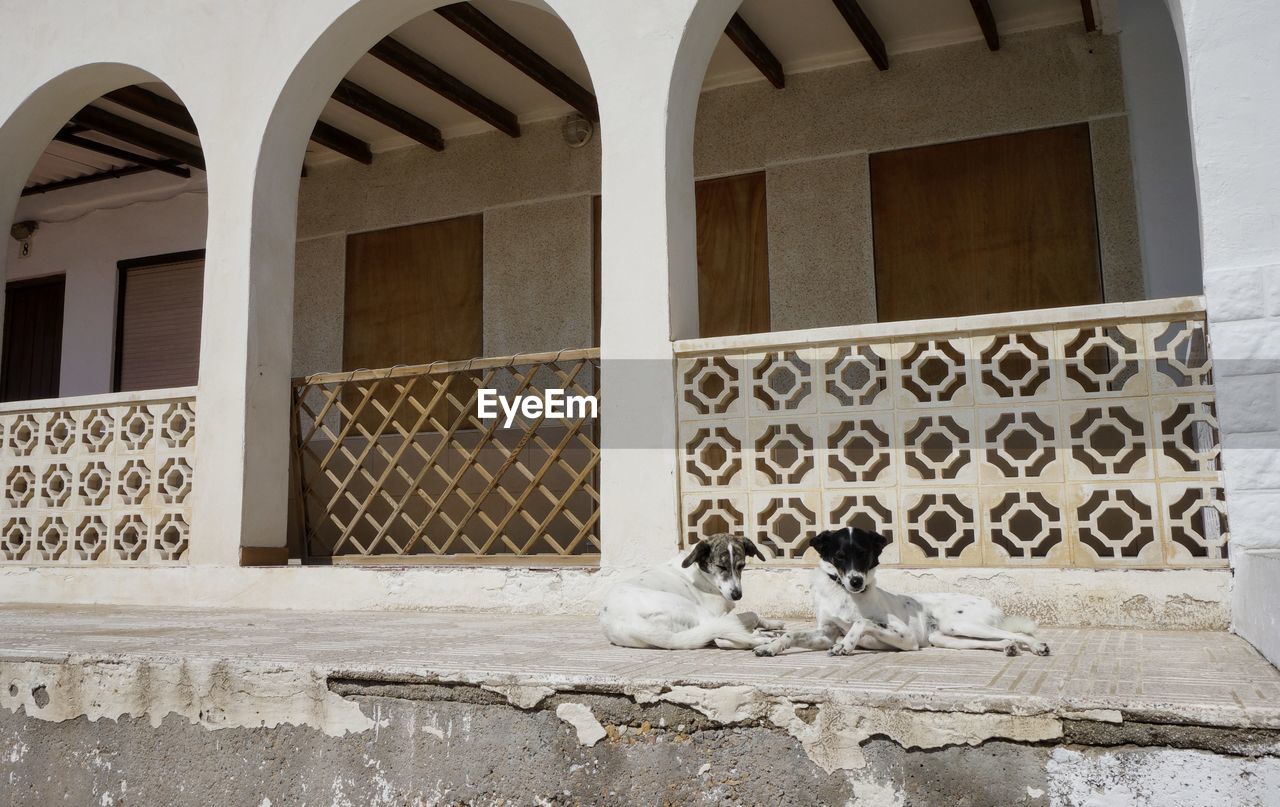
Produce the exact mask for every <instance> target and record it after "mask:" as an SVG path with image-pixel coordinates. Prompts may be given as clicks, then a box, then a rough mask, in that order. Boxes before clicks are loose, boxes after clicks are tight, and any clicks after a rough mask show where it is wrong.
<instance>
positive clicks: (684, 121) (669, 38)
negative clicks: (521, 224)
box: [571, 0, 737, 570]
mask: <svg viewBox="0 0 1280 807" xmlns="http://www.w3.org/2000/svg"><path fill="white" fill-rule="evenodd" d="M584 5H590V4H584ZM736 6H737V0H712V2H706V1H705V0H704V1H703V2H697V0H626V2H617V3H615V4H613V5H611V7H610V10H609V13H607V14H604V13H601V12H600V11H599V10H598V8H597V9H596V10H595V11H594V13H591V11H590V9H587V8H584V13H583V14H582V15H581V19H576V18H575V19H573V20H571V24H572V26H573V28H574V32H575V34H576V35H577V38H578V44H579V46H580V47H581V48H582V49H583V53H584V56H585V57H586V59H587V63H588V65H590V67H591V69H592V80H593V83H594V85H595V89H596V94H597V97H598V99H599V102H600V110H601V120H602V126H601V150H602V155H601V160H602V164H601V198H602V205H603V206H602V211H601V232H602V242H601V295H600V296H601V326H600V330H601V355H602V360H603V369H602V385H601V386H602V398H603V400H602V402H601V408H602V411H601V429H602V439H603V448H604V456H603V458H602V462H601V500H602V514H601V537H602V554H603V559H602V565H603V566H604V567H605V568H606V569H618V570H629V569H635V568H640V567H642V566H645V565H649V564H652V563H655V562H658V561H661V560H665V559H666V558H668V557H670V556H671V555H672V554H673V553H674V552H675V551H676V547H677V541H678V536H679V531H680V523H679V482H678V478H679V477H678V473H677V471H678V468H677V452H676V445H677V443H676V386H675V374H674V364H673V354H672V349H671V340H672V339H673V338H685V337H689V336H696V335H697V319H698V289H697V263H696V249H695V242H694V206H693V128H694V127H693V124H694V118H695V116H696V113H697V95H698V91H699V89H700V87H701V85H702V77H703V74H704V73H705V70H706V62H707V60H708V59H709V58H710V54H711V50H712V49H713V48H714V45H715V42H716V40H717V39H718V37H719V35H720V32H722V31H723V30H724V25H725V23H726V21H727V20H728V18H729V16H730V15H731V14H732V13H733V9H734V8H736Z"/></svg>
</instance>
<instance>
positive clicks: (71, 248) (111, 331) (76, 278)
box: [5, 191, 208, 397]
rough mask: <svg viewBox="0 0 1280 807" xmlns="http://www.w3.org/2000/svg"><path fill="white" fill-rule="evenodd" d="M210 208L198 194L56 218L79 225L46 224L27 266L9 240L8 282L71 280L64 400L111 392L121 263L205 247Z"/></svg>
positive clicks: (67, 301) (64, 332)
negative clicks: (49, 278) (60, 277)
mask: <svg viewBox="0 0 1280 807" xmlns="http://www.w3.org/2000/svg"><path fill="white" fill-rule="evenodd" d="M206 202H207V197H206V196H205V194H204V193H203V192H202V191H193V192H189V193H182V194H181V195H179V196H176V197H174V198H172V199H169V200H167V201H163V202H143V203H139V204H137V205H133V206H128V207H120V208H115V209H106V210H97V211H92V212H89V213H82V212H77V211H71V212H69V213H64V212H57V213H53V214H50V218H58V219H61V218H64V217H68V218H69V217H71V216H74V217H75V218H72V219H71V220H68V221H45V222H43V223H41V225H40V229H39V230H38V231H37V232H36V235H35V238H34V239H32V242H31V254H30V255H28V256H27V257H26V258H19V257H18V243H17V242H16V241H14V240H13V239H11V238H8V237H6V238H5V247H6V249H7V250H8V264H7V265H8V272H7V275H8V279H9V280H20V279H24V278H32V277H42V276H46V275H58V274H63V275H66V299H65V308H64V311H63V321H62V369H61V378H60V386H61V390H60V395H61V396H62V397H68V396H72V395H94V394H98V393H103V392H110V391H111V375H112V361H113V355H114V348H115V318H116V305H115V301H116V276H117V271H118V270H117V268H116V262H117V261H122V260H128V259H130V258H143V257H147V256H150V255H162V254H167V253H170V252H182V251H185V250H190V249H200V248H202V247H204V236H205V221H206V219H207V218H208V214H207V212H206V211H207V204H206Z"/></svg>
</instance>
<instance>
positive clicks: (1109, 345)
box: [677, 300, 1228, 568]
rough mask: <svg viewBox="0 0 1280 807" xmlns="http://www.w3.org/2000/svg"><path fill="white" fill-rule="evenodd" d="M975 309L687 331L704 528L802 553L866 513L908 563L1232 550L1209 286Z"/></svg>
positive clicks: (778, 552)
mask: <svg viewBox="0 0 1280 807" xmlns="http://www.w3.org/2000/svg"><path fill="white" fill-rule="evenodd" d="M963 322H979V323H981V327H974V328H970V329H952V330H945V329H943V330H937V329H936V328H935V329H929V328H928V326H934V325H935V324H934V323H915V324H914V325H915V326H921V325H924V326H926V330H923V331H922V330H920V329H919V328H918V327H917V328H916V329H915V330H914V332H904V329H901V328H898V329H896V335H893V336H885V337H879V338H877V337H876V336H875V334H885V333H889V334H894V333H895V329H893V328H889V327H885V326H868V327H865V328H857V327H855V328H847V329H844V328H842V329H838V330H837V329H829V330H828V331H825V332H817V333H816V334H815V336H817V337H818V341H811V342H808V343H803V342H802V343H795V342H790V343H788V342H786V341H777V342H772V343H762V342H761V341H760V339H774V338H776V337H783V338H785V337H786V336H787V335H782V334H772V335H764V336H762V337H728V338H725V339H717V340H699V341H697V342H686V343H681V346H680V353H681V357H680V360H679V362H678V371H677V374H678V378H677V383H678V385H679V388H680V427H679V429H680V441H681V446H682V453H681V489H682V496H681V505H682V513H681V516H682V524H683V527H682V537H681V540H682V545H683V546H687V545H690V544H691V543H693V542H695V541H696V540H698V538H699V537H700V536H703V535H707V534H711V533H714V532H720V531H732V532H740V533H744V534H747V535H750V536H751V537H752V538H753V539H754V540H755V541H756V543H757V544H759V545H762V547H763V548H765V549H766V550H767V551H769V552H771V553H772V555H773V557H774V558H777V559H782V560H797V559H799V558H800V556H801V555H802V554H803V553H804V551H805V549H806V547H807V538H808V537H810V536H811V535H812V534H813V533H814V532H815V531H817V530H820V529H825V528H828V527H833V526H844V525H850V524H856V525H860V526H864V527H868V528H874V529H876V530H878V531H880V532H882V533H883V534H884V535H886V536H887V537H889V538H890V539H891V542H890V544H889V547H888V548H887V549H886V551H885V553H884V555H883V562H885V563H889V564H894V565H901V566H938V565H951V566H1044V567H1070V566H1078V567H1117V566H1118V567H1148V568H1150V567H1170V566H1221V565H1225V563H1226V558H1227V537H1228V529H1227V518H1226V503H1225V497H1224V493H1223V485H1222V468H1221V460H1220V446H1219V436H1218V423H1217V416H1216V412H1215V409H1214V395H1213V380H1212V367H1211V362H1210V358H1209V346H1208V334H1207V331H1206V328H1205V322H1204V316H1203V312H1202V310H1201V309H1200V307H1199V303H1198V301H1194V300H1177V301H1158V302H1156V303H1139V304H1132V305H1127V304H1116V305H1104V306H1089V307H1085V308H1080V309H1059V310H1056V311H1040V312H1020V313H1017V314H997V315H992V316H990V317H983V318H977V317H974V318H967V319H966V320H964V321H963ZM942 324H943V325H944V326H945V325H946V324H947V322H946V321H943V323H942ZM859 332H866V333H868V334H871V335H869V336H868V337H866V338H859V336H858V334H859ZM837 333H838V334H840V336H838V337H836V336H832V335H831V334H837ZM708 347H712V348H713V349H706V348H708ZM699 348H702V349H699Z"/></svg>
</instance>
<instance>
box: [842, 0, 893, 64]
mask: <svg viewBox="0 0 1280 807" xmlns="http://www.w3.org/2000/svg"><path fill="white" fill-rule="evenodd" d="M832 2H833V3H835V7H836V9H837V10H839V12H840V16H842V17H844V21H845V22H846V23H848V25H849V28H850V30H852V31H853V35H854V36H856V37H857V38H858V41H859V42H860V43H862V49H863V50H865V51H866V52H867V55H868V56H870V57H871V61H873V62H875V65H876V67H878V68H880V69H881V70H888V69H889V54H888V52H887V51H886V50H885V48H884V40H883V39H881V38H880V32H879V31H877V30H876V27H875V26H874V25H872V24H871V20H870V19H868V18H867V15H866V13H865V12H863V10H862V7H861V6H859V5H858V0H832Z"/></svg>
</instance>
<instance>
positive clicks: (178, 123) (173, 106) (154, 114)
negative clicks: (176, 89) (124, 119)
mask: <svg viewBox="0 0 1280 807" xmlns="http://www.w3.org/2000/svg"><path fill="white" fill-rule="evenodd" d="M103 98H106V99H107V100H108V101H111V102H113V103H116V104H119V105H120V106H122V107H124V108H125V109H129V110H132V111H134V112H137V113H138V114H140V115H146V116H147V117H148V118H154V119H155V120H158V121H160V122H161V123H167V124H169V125H170V126H172V127H173V128H175V129H181V130H182V131H184V132H186V133H187V134H193V135H196V136H197V137H198V136H199V135H200V133H199V132H197V131H196V122H195V121H194V120H192V118H191V113H190V112H188V111H187V108H186V107H184V106H183V105H182V104H179V103H178V102H177V101H170V100H169V99H168V98H165V97H164V96H163V95H156V94H155V93H153V92H151V91H150V90H144V89H143V88H141V87H138V86H136V85H135V86H132V87H121V88H120V89H118V90H112V91H111V92H109V93H107V94H106V95H104V96H103Z"/></svg>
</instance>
